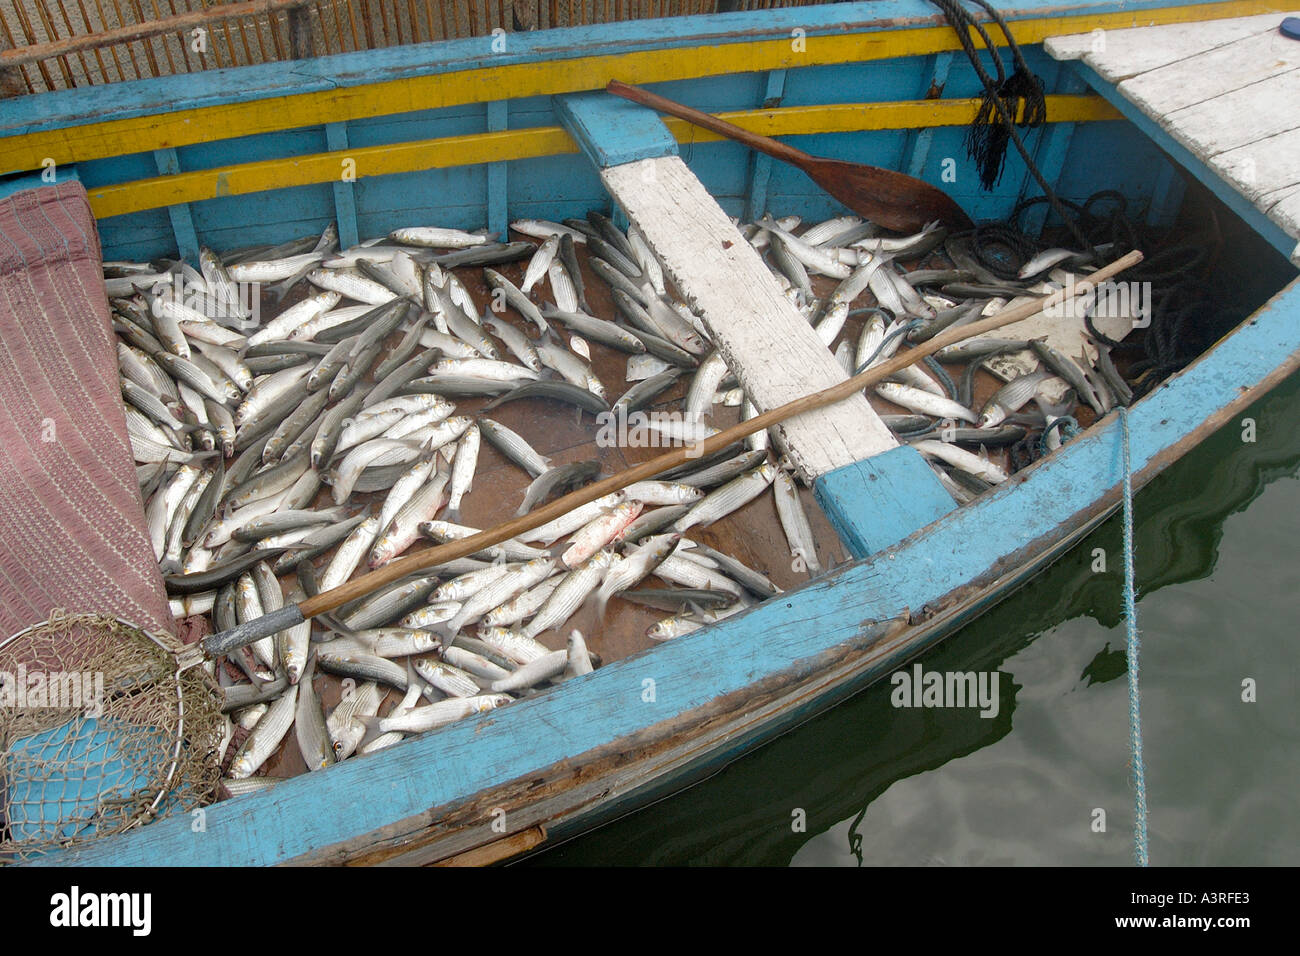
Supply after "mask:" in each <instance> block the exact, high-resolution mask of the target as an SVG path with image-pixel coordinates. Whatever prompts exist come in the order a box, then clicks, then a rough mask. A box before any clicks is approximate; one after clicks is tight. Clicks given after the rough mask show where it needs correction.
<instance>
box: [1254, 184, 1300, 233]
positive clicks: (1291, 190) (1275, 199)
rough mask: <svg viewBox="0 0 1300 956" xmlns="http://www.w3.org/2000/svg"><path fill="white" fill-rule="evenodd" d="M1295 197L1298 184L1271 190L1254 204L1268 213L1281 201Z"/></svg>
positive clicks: (1298, 193)
mask: <svg viewBox="0 0 1300 956" xmlns="http://www.w3.org/2000/svg"><path fill="white" fill-rule="evenodd" d="M1295 195H1300V184H1297V185H1295V186H1284V187H1283V188H1281V189H1275V190H1273V191H1272V192H1271V193H1266V194H1265V195H1263V196H1261V197H1260V198H1259V201H1258V202H1257V203H1256V205H1258V206H1259V208H1260V209H1262V210H1263V211H1264V212H1265V213H1269V212H1272V211H1273V207H1274V206H1276V205H1277V204H1278V203H1280V202H1281V201H1282V200H1283V199H1288V198H1290V197H1291V196H1295ZM1297 238H1300V237H1297Z"/></svg>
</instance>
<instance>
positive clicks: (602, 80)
mask: <svg viewBox="0 0 1300 956" xmlns="http://www.w3.org/2000/svg"><path fill="white" fill-rule="evenodd" d="M1279 2H1281V0H1227V2H1223V3H1211V4H1201V5H1193V6H1184V7H1167V8H1164V9H1159V10H1147V11H1141V12H1134V11H1113V12H1108V13H1100V14H1091V15H1076V16H1064V17H1046V18H1043V19H1036V20H1022V21H1016V22H1013V23H1012V24H1011V32H1012V35H1013V36H1014V37H1015V38H1016V40H1017V42H1020V43H1025V44H1033V43H1041V42H1042V41H1043V39H1044V38H1046V37H1049V36H1057V35H1061V34H1069V33H1087V32H1089V31H1091V30H1095V29H1121V28H1125V27H1134V26H1152V25H1157V24H1165V23H1185V22H1191V21H1199V20H1212V19H1219V18H1224V17H1243V16H1250V15H1252V14H1258V13H1267V12H1272V11H1275V10H1279V9H1281V8H1280V7H1279V6H1278V4H1279ZM995 32H996V31H995ZM956 49H959V44H958V43H957V39H956V36H955V34H954V33H953V31H952V30H951V29H950V28H949V27H947V26H942V27H937V26H926V27H915V28H906V29H899V30H879V31H873V32H869V33H849V34H838V35H831V36H816V37H807V38H806V39H803V40H801V41H799V42H798V43H796V42H795V41H792V40H788V39H781V40H763V41H755V42H750V43H714V44H710V45H704V46H697V47H687V48H679V49H665V50H647V51H641V52H634V53H618V54H610V55H604V56H590V57H579V58H575V59H571V60H547V61H543V62H540V63H518V64H510V65H505V66H497V67H485V68H482V69H477V70H465V71H459V72H453V73H440V74H436V75H432V76H418V77H410V78H406V79H400V80H388V81H384V82H381V83H370V84H364V85H361V86H354V87H348V88H343V89H333V90H325V91H321V92H315V93H300V94H295V95H292V96H281V97H271V98H269V99H259V100H253V101H250V102H247V103H232V104H227V105H224V106H209V107H203V108H199V109H188V110H178V111H176V112H172V113H165V114H160V115H154V116H141V117H135V118H131V119H121V120H107V121H105V122H101V123H91V124H87V125H83V126H70V127H64V128H62V129H58V130H50V131H47V132H41V133H28V134H25V135H21V136H14V137H11V138H9V139H6V140H5V141H4V143H5V153H6V154H7V155H6V160H5V163H4V165H5V167H6V168H8V169H37V168H40V166H41V165H42V162H43V161H44V160H45V159H46V158H47V157H48V158H52V159H54V160H55V161H56V162H58V163H71V162H80V161H85V160H90V159H102V158H104V157H106V156H119V155H122V154H126V153H136V152H144V151H148V150H154V149H163V148H167V147H177V146H186V145H191V144H194V143H205V142H212V141H215V140H222V139H230V138H234V137H238V136H251V135H255V134H258V133H268V132H274V131H277V130H282V129H286V128H296V127H303V126H319V125H322V124H324V123H327V122H340V121H346V120H351V119H361V118H364V117H371V116H388V115H392V114H395V113H405V112H410V111H415V110H429V109H439V108H442V107H447V106H456V105H461V104H465V103H482V102H487V101H491V100H499V99H502V98H503V97H510V98H517V97H526V96H545V95H550V94H555V93H570V92H574V91H576V90H592V89H600V88H602V87H604V86H605V84H606V83H607V82H608V81H609V80H610V79H611V78H613V77H617V78H618V79H621V80H623V81H624V82H628V83H641V84H644V83H659V82H665V81H668V80H685V79H693V78H696V77H701V76H718V75H723V74H729V73H752V72H755V71H761V70H773V69H796V68H799V67H808V66H824V65H829V64H835V63H848V62H854V61H860V60H879V59H889V58H893V57H904V56H918V55H922V54H929V53H938V52H941V51H949V50H956Z"/></svg>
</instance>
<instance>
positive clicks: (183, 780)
mask: <svg viewBox="0 0 1300 956" xmlns="http://www.w3.org/2000/svg"><path fill="white" fill-rule="evenodd" d="M178 659H179V660H182V661H188V662H189V663H186V664H183V665H181V666H178ZM201 660H202V658H201V656H200V655H197V654H194V653H191V654H189V655H186V654H185V653H184V649H183V648H182V646H180V645H179V644H177V643H176V641H175V639H173V638H171V637H169V636H166V635H163V636H159V635H155V634H151V633H149V632H147V631H145V630H142V629H140V628H138V627H135V626H134V625H132V624H128V623H126V622H124V621H122V620H121V619H119V618H116V617H112V616H109V615H102V614H69V613H65V612H63V611H59V610H56V611H54V612H53V613H52V614H51V615H50V617H49V618H48V619H47V620H46V621H44V622H42V623H40V624H37V625H34V626H32V627H29V628H27V629H25V630H23V631H19V632H18V633H17V634H14V635H13V636H12V637H10V638H8V639H6V640H4V641H0V865H4V864H6V863H14V862H20V861H23V860H29V859H32V858H33V857H36V856H39V855H41V854H44V853H47V852H49V851H50V850H52V849H55V848H70V847H76V846H80V845H84V844H86V843H88V842H90V841H93V840H97V839H99V838H101V837H105V836H110V835H112V834H116V833H121V832H122V831H124V830H127V829H130V828H132V827H135V826H138V825H140V824H143V823H147V822H149V821H151V820H155V819H159V818H162V817H166V816H170V815H173V814H176V813H181V812H187V811H189V810H192V809H194V808H195V807H198V806H201V805H203V804H205V803H208V802H210V801H211V800H212V799H213V797H214V796H215V791H216V787H217V782H218V777H219V772H218V765H217V755H218V752H219V749H220V745H221V743H222V739H221V738H222V731H223V728H224V721H223V720H222V717H221V712H220V703H219V695H218V694H216V693H214V689H213V685H212V682H211V678H210V677H209V675H208V673H207V671H206V670H205V669H204V668H203V667H202V666H193V664H198V663H200V662H201Z"/></svg>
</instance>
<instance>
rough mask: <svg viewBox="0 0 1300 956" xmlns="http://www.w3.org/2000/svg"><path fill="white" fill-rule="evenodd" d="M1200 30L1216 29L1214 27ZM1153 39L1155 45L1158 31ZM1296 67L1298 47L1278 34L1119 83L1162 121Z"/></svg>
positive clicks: (1249, 39) (1262, 35)
mask: <svg viewBox="0 0 1300 956" xmlns="http://www.w3.org/2000/svg"><path fill="white" fill-rule="evenodd" d="M1279 22H1281V21H1280V20H1279ZM1198 26H1199V27H1200V28H1201V29H1202V30H1206V31H1210V30H1213V28H1214V24H1212V23H1202V24H1198ZM1151 39H1152V40H1153V41H1154V40H1157V37H1156V36H1155V35H1154V31H1153V35H1152V37H1151ZM1297 68H1300V43H1297V42H1296V41H1295V40H1291V39H1288V38H1287V37H1284V36H1282V35H1281V34H1280V33H1278V32H1277V30H1276V29H1274V30H1271V31H1268V32H1265V33H1260V34H1256V35H1254V36H1249V37H1245V38H1243V39H1241V40H1237V41H1236V42H1234V43H1229V44H1227V45H1226V46H1221V47H1218V48H1217V49H1214V50H1211V51H1209V52H1208V53H1202V54H1199V55H1197V56H1193V57H1189V58H1188V59H1185V60H1179V61H1178V62H1177V63H1170V64H1169V65H1168V66H1162V67H1160V68H1159V69H1156V70H1151V71H1149V72H1146V73H1143V74H1141V75H1139V76H1134V77H1133V78H1132V79H1129V80H1125V81H1124V82H1122V83H1120V84H1119V91H1120V92H1121V93H1122V94H1124V96H1125V97H1127V98H1128V99H1129V100H1131V101H1132V102H1134V103H1136V104H1137V105H1138V106H1140V107H1141V108H1142V109H1143V111H1144V112H1146V113H1147V114H1148V115H1150V116H1155V117H1159V116H1165V115H1169V114H1172V113H1173V112H1174V111H1175V110H1181V109H1185V108H1187V107H1189V106H1194V105H1196V104H1198V103H1206V102H1208V101H1212V100H1215V99H1217V98H1218V97H1221V96H1224V95H1226V94H1228V93H1232V92H1234V91H1237V90H1242V89H1245V88H1248V87H1251V86H1253V85H1256V84H1258V83H1260V82H1262V81H1264V80H1267V79H1268V78H1269V77H1272V76H1277V75H1278V74H1280V73H1286V72H1288V71H1290V70H1294V69H1297ZM1279 105H1280V104H1279ZM1292 105H1294V103H1293V104H1292Z"/></svg>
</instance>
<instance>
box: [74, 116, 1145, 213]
mask: <svg viewBox="0 0 1300 956" xmlns="http://www.w3.org/2000/svg"><path fill="white" fill-rule="evenodd" d="M978 105H979V101H978V100H974V99H968V100H915V101H906V102H897V103H842V104H835V105H832V106H794V107H783V108H779V109H768V110H739V111H735V112H730V113H720V114H718V115H720V116H722V117H723V118H724V119H727V120H729V121H731V122H732V123H735V124H736V125H737V126H741V127H743V128H745V129H749V130H753V131H754V132H756V133H762V134H764V135H766V136H797V135H806V134H813V133H843V132H858V131H861V130H881V129H915V128H918V127H923V126H961V125H964V124H966V123H969V122H970V120H971V118H972V117H973V116H974V115H975V110H976V108H977V107H978ZM1047 116H1048V120H1049V121H1050V122H1053V123H1082V122H1088V121H1092V120H1109V119H1120V118H1121V115H1120V113H1119V112H1118V111H1117V110H1116V109H1115V108H1114V107H1112V106H1111V105H1110V104H1109V103H1107V102H1106V101H1105V100H1103V99H1102V98H1101V97H1099V96H1049V97H1047ZM665 122H666V123H667V125H668V128H669V130H670V131H671V132H672V134H673V135H674V136H675V137H676V138H677V139H678V141H680V142H688V141H694V142H704V141H708V140H716V139H721V137H719V136H717V135H716V134H713V133H709V132H707V131H705V130H702V129H699V128H697V127H694V126H691V125H690V124H689V123H686V122H684V121H683V120H677V119H672V118H668V119H666V121H665ZM577 151H578V149H577V146H576V145H574V142H573V140H572V139H571V138H570V137H569V135H568V133H566V132H565V131H564V130H563V129H562V128H560V127H558V126H540V127H535V128H532V129H520V130H507V131H503V132H499V133H471V134H467V135H463V136H448V137H444V138H442V139H426V140H420V141H418V142H413V143H397V144H394V145H391V146H369V147H365V148H363V149H348V150H340V151H337V152H330V153H315V154H312V155H310V156H297V157H291V158H288V159H271V160H263V161H261V162H256V163H243V164H241V165H238V166H223V167H220V168H217V169H205V170H199V171H196V172H189V173H179V174H177V175H174V176H156V177H154V178H152V179H141V180H136V181H134V182H129V183H120V184H118V185H114V186H101V187H99V188H98V189H92V190H90V191H89V196H90V208H91V210H92V211H93V212H94V214H95V216H96V217H97V218H100V219H105V218H107V217H109V216H121V215H124V214H126V213H131V212H140V211H141V210H144V209H157V208H159V207H162V206H171V205H175V204H179V203H187V202H198V201H201V200H204V199H216V198H218V197H221V196H240V195H245V194H247V193H255V192H263V191H265V190H269V189H283V188H286V187H289V186H306V185H310V184H313V183H326V182H336V181H337V180H338V179H339V177H340V176H341V175H342V174H343V172H344V165H343V164H344V161H345V160H352V161H353V162H354V163H355V167H354V172H355V174H356V176H357V178H359V179H360V178H364V177H367V176H385V175H389V174H391V173H410V172H417V171H419V170H424V169H442V168H446V167H450V166H470V165H475V164H477V163H486V162H500V161H503V160H511V159H530V158H532V157H536V156H556V155H559V154H561V153H576V152H577Z"/></svg>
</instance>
